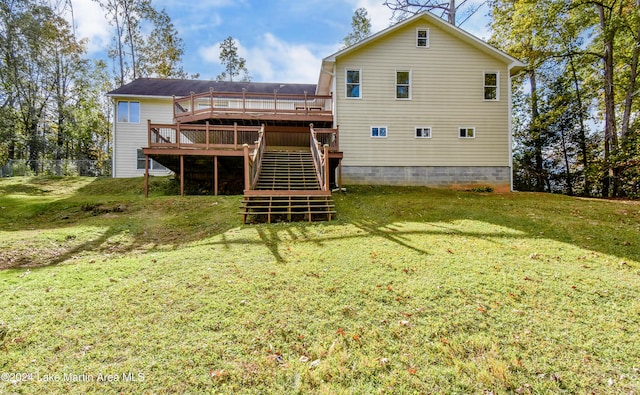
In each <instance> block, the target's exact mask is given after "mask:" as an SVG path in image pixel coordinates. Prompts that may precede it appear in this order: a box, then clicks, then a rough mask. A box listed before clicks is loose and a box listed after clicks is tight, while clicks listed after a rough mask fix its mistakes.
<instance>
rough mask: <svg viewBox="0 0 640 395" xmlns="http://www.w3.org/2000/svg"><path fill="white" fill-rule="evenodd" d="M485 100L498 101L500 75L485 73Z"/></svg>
mask: <svg viewBox="0 0 640 395" xmlns="http://www.w3.org/2000/svg"><path fill="white" fill-rule="evenodd" d="M484 100H498V73H495V72H491V73H484Z"/></svg>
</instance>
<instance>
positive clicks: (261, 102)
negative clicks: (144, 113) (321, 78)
mask: <svg viewBox="0 0 640 395" xmlns="http://www.w3.org/2000/svg"><path fill="white" fill-rule="evenodd" d="M173 118H174V120H175V121H176V122H181V123H187V122H199V121H203V120H214V119H227V120H228V119H237V120H253V121H260V122H263V123H264V122H268V121H289V122H295V121H299V122H315V123H317V124H327V123H331V122H333V98H332V97H331V96H321V95H310V94H307V93H305V94H303V95H293V94H281V93H278V92H277V91H274V92H273V94H267V93H251V92H247V91H243V92H217V91H213V90H211V91H209V92H204V93H197V94H196V93H193V94H191V95H190V96H186V97H174V99H173Z"/></svg>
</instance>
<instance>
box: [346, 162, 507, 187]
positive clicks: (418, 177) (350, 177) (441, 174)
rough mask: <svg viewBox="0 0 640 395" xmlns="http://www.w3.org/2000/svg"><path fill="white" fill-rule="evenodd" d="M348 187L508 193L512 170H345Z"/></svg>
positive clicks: (363, 168)
mask: <svg viewBox="0 0 640 395" xmlns="http://www.w3.org/2000/svg"><path fill="white" fill-rule="evenodd" d="M342 179H343V183H344V184H386V185H424V186H430V187H439V188H442V187H445V188H472V187H479V186H490V187H492V188H493V189H494V190H496V191H499V192H508V191H509V190H510V186H511V169H510V168H509V167H508V166H475V167H474V166H344V167H343V168H342Z"/></svg>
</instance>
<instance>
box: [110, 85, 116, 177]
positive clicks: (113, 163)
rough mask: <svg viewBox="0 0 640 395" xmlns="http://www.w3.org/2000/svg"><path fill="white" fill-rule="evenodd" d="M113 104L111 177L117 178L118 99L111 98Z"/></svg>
mask: <svg viewBox="0 0 640 395" xmlns="http://www.w3.org/2000/svg"><path fill="white" fill-rule="evenodd" d="M111 103H113V127H112V129H111V130H112V131H113V138H112V139H111V141H112V143H111V144H112V145H111V177H112V178H116V121H117V119H118V114H117V111H118V101H117V100H116V98H114V97H112V98H111Z"/></svg>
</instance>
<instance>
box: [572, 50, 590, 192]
mask: <svg viewBox="0 0 640 395" xmlns="http://www.w3.org/2000/svg"><path fill="white" fill-rule="evenodd" d="M569 65H570V66H571V73H572V77H573V85H574V86H575V88H576V104H577V106H578V119H579V121H580V132H579V134H578V138H579V139H580V141H579V144H580V153H581V156H582V172H583V173H584V192H583V194H584V195H586V196H590V195H591V182H590V180H589V175H588V174H587V173H588V171H587V170H588V168H589V156H588V153H587V133H586V131H585V130H586V129H585V127H584V111H583V107H582V90H581V89H580V83H579V81H578V74H577V73H576V67H575V64H574V63H573V56H570V57H569Z"/></svg>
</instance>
